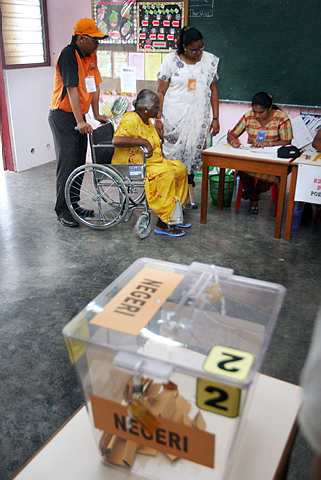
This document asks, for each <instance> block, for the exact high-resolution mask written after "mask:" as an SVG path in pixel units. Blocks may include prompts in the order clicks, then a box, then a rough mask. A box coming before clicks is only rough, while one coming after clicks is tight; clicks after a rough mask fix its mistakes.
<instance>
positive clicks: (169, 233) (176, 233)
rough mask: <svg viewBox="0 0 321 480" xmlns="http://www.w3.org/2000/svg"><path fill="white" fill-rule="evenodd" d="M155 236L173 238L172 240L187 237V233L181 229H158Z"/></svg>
mask: <svg viewBox="0 0 321 480" xmlns="http://www.w3.org/2000/svg"><path fill="white" fill-rule="evenodd" d="M154 233H155V235H160V236H161V235H163V236H164V237H172V238H179V237H184V236H185V235H186V232H183V231H182V230H180V229H179V228H175V227H172V228H159V227H156V228H155V229H154Z"/></svg>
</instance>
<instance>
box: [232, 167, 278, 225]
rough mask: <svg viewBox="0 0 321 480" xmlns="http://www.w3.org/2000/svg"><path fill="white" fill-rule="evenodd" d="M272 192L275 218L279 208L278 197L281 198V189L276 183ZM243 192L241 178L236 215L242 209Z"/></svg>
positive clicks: (236, 201) (273, 184) (272, 187)
mask: <svg viewBox="0 0 321 480" xmlns="http://www.w3.org/2000/svg"><path fill="white" fill-rule="evenodd" d="M236 175H237V172H235V176H236ZM235 178H236V177H235ZM270 190H271V197H272V200H273V203H274V213H273V216H274V217H276V210H277V206H278V197H279V187H278V185H277V184H276V183H272V185H271V189H270ZM242 192H243V182H242V180H241V178H240V181H239V185H238V189H237V194H236V200H235V211H236V213H239V211H240V208H241V200H242Z"/></svg>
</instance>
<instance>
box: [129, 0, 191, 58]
mask: <svg viewBox="0 0 321 480" xmlns="http://www.w3.org/2000/svg"><path fill="white" fill-rule="evenodd" d="M183 26H184V2H176V3H174V2H172V3H170V2H138V4H137V31H138V39H137V50H138V51H140V52H144V51H154V52H168V51H169V50H173V49H176V41H177V37H178V33H179V30H180V29H181V28H182V27H183Z"/></svg>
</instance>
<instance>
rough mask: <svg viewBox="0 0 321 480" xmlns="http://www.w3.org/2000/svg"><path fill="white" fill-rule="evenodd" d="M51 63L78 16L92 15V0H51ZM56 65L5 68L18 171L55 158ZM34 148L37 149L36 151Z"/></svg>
mask: <svg viewBox="0 0 321 480" xmlns="http://www.w3.org/2000/svg"><path fill="white" fill-rule="evenodd" d="M47 10H48V25H49V44H50V52H51V63H52V65H54V64H55V63H56V60H57V58H58V55H59V53H60V51H61V49H62V48H63V47H64V46H65V45H67V44H68V43H69V42H70V39H71V35H72V28H73V25H74V23H75V21H76V20H78V19H79V18H82V17H90V16H91V4H90V0H77V2H75V1H74V0H64V1H62V0H47ZM53 73H54V67H53V66H52V67H38V68H24V69H12V70H5V71H4V77H5V82H6V94H7V103H8V111H9V118H10V130H11V141H12V150H13V156H14V162H15V167H16V170H17V171H18V172H20V171H22V170H27V169H28V168H32V167H35V166H38V165H41V164H44V163H47V162H51V161H53V160H54V159H55V153H54V145H53V139H52V135H51V130H50V128H49V125H48V120H47V118H48V108H49V104H50V96H51V90H52V85H53ZM32 152H33V153H32Z"/></svg>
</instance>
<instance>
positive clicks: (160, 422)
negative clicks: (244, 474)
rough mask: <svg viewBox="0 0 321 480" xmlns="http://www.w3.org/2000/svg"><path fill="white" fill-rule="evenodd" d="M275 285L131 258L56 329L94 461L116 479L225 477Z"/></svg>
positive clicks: (264, 340)
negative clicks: (78, 392) (73, 373)
mask: <svg viewBox="0 0 321 480" xmlns="http://www.w3.org/2000/svg"><path fill="white" fill-rule="evenodd" d="M284 294H285V289H284V288H283V287H282V286H281V285H277V284H274V283H269V282H262V281H258V280H254V279H250V278H245V277H241V276H237V275H234V273H233V270H231V269H226V268H221V267H217V266H215V265H205V264H202V263H196V262H194V263H192V264H191V265H179V264H175V263H170V262H164V261H160V260H154V259H150V258H142V259H139V260H137V261H136V262H134V263H133V264H132V265H131V266H130V267H129V268H128V269H127V270H126V271H125V272H123V273H122V274H121V275H120V276H119V277H118V278H117V279H116V280H115V281H114V282H113V283H111V284H110V285H109V286H108V287H107V288H106V289H105V290H104V291H103V292H102V293H101V294H100V295H98V297H97V298H95V299H94V300H93V301H92V302H90V303H89V304H88V305H87V307H86V308H84V309H83V310H82V311H81V312H80V313H79V314H78V315H77V316H76V317H75V318H74V319H73V320H72V321H71V322H70V323H68V325H66V327H65V328H64V331H63V333H64V337H65V341H66V345H67V348H68V352H69V356H70V359H71V361H72V362H73V364H74V365H75V367H76V369H77V372H78V374H79V377H80V380H81V383H82V387H83V390H84V393H85V398H86V402H87V407H88V412H89V415H90V419H91V422H92V426H93V431H94V435H95V439H96V442H97V446H98V449H99V451H100V454H101V456H102V459H103V462H104V463H105V464H106V465H107V466H109V467H113V468H118V469H121V470H122V471H123V472H125V478H127V475H128V478H131V479H132V478H133V479H135V478H137V479H139V478H144V479H153V480H154V479H158V480H163V479H165V478H168V479H171V480H174V479H176V478H177V479H178V478H180V479H181V478H186V479H190V478H194V476H195V478H197V479H198V480H207V479H208V480H209V479H211V480H221V479H225V478H228V470H229V465H231V462H233V454H234V453H235V452H236V450H237V441H238V433H239V431H240V428H241V425H242V424H243V423H244V422H245V421H246V419H247V411H248V409H249V404H250V401H251V396H252V395H251V393H253V391H254V389H255V383H256V382H255V380H256V375H257V372H258V371H259V369H260V367H261V364H262V361H263V357H264V354H265V351H266V349H267V347H268V344H269V341H270V338H271V334H272V331H273V328H274V325H275V322H276V320H277V317H278V314H279V311H280V308H281V305H282V302H283V297H284Z"/></svg>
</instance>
